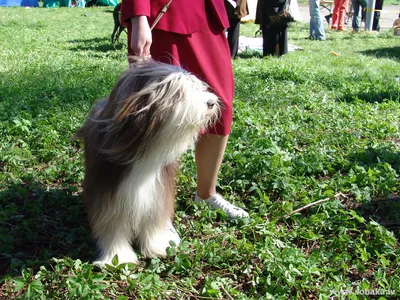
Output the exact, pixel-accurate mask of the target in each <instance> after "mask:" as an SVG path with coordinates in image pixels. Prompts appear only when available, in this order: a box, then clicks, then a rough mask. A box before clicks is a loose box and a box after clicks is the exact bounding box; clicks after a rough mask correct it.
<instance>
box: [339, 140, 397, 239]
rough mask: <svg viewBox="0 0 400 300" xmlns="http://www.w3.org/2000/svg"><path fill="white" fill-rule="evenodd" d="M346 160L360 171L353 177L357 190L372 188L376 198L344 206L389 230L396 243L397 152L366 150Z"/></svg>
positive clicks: (385, 147) (383, 147)
mask: <svg viewBox="0 0 400 300" xmlns="http://www.w3.org/2000/svg"><path fill="white" fill-rule="evenodd" d="M394 142H398V141H394ZM349 160H350V162H351V164H352V165H358V166H360V168H362V169H364V172H360V171H359V172H357V173H356V174H355V175H354V178H355V180H356V181H357V184H358V185H359V186H360V187H362V186H365V185H368V186H374V190H375V192H376V193H377V194H378V195H376V196H372V197H371V200H370V201H368V202H363V203H359V202H355V201H353V200H349V201H348V202H347V201H346V203H345V206H346V207H347V208H348V209H354V210H355V211H357V212H358V214H359V215H361V216H362V217H364V218H365V219H366V220H373V221H375V222H377V223H379V224H380V225H382V226H384V227H385V228H386V229H387V230H389V231H392V232H393V234H394V235H395V237H396V238H397V240H398V241H400V197H399V195H397V192H395V193H393V190H394V189H395V188H396V184H397V180H398V179H397V175H396V174H399V172H400V153H399V152H398V151H396V150H394V149H392V148H390V147H389V146H382V147H378V148H372V147H369V148H367V149H365V150H363V151H361V152H357V153H354V154H352V155H350V156H349ZM393 170H394V171H395V172H394V171H393ZM370 181H372V182H373V183H371V182H370ZM379 194H380V195H381V196H379ZM383 194H385V195H386V197H385V196H383Z"/></svg>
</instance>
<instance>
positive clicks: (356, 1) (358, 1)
mask: <svg viewBox="0 0 400 300" xmlns="http://www.w3.org/2000/svg"><path fill="white" fill-rule="evenodd" d="M351 2H352V3H353V10H354V12H353V21H352V22H351V27H353V29H354V30H356V31H358V28H359V27H360V22H359V21H358V15H359V12H360V6H361V20H363V16H365V14H366V13H365V11H364V9H365V8H366V7H367V1H366V0H351Z"/></svg>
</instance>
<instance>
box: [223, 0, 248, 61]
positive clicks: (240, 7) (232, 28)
mask: <svg viewBox="0 0 400 300" xmlns="http://www.w3.org/2000/svg"><path fill="white" fill-rule="evenodd" d="M224 3H225V9H226V12H227V14H228V19H229V28H228V30H227V32H228V44H229V50H230V52H231V57H232V58H235V57H236V56H237V53H238V50H239V36H240V19H241V18H243V17H245V16H247V15H248V14H249V8H248V6H247V0H224Z"/></svg>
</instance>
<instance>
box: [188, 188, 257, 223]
mask: <svg viewBox="0 0 400 300" xmlns="http://www.w3.org/2000/svg"><path fill="white" fill-rule="evenodd" d="M194 201H195V202H197V203H201V202H202V201H205V202H206V203H207V204H208V205H209V206H210V207H211V208H213V209H220V210H222V211H223V212H225V213H226V214H227V215H228V217H229V218H248V217H249V214H248V213H247V212H246V211H244V210H243V209H241V208H240V207H237V206H235V205H233V204H232V203H230V202H228V201H226V200H225V199H224V198H223V197H222V196H221V195H219V194H215V195H213V196H211V197H209V198H208V199H201V198H200V197H199V196H198V195H197V194H196V195H195V196H194Z"/></svg>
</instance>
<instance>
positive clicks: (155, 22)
mask: <svg viewBox="0 0 400 300" xmlns="http://www.w3.org/2000/svg"><path fill="white" fill-rule="evenodd" d="M171 2H172V0H169V1H168V3H167V4H164V6H163V7H162V8H161V10H160V12H159V13H158V15H157V16H156V18H155V19H154V22H153V24H152V25H151V27H150V30H153V29H154V27H156V25H157V23H158V22H159V21H160V19H161V17H162V16H163V15H164V14H165V13H166V12H167V10H168V8H169V6H170V4H171Z"/></svg>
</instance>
